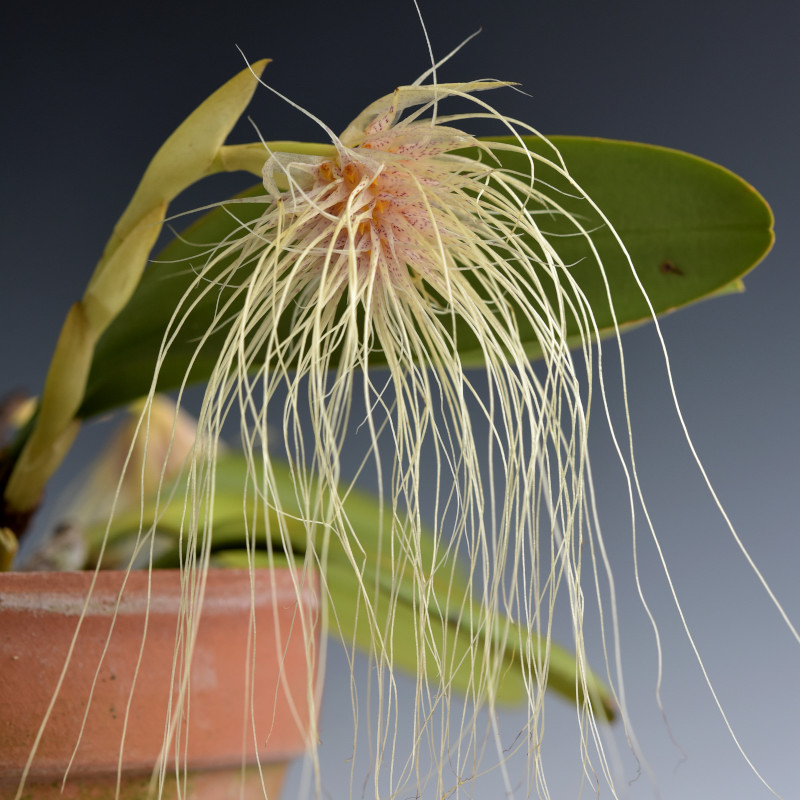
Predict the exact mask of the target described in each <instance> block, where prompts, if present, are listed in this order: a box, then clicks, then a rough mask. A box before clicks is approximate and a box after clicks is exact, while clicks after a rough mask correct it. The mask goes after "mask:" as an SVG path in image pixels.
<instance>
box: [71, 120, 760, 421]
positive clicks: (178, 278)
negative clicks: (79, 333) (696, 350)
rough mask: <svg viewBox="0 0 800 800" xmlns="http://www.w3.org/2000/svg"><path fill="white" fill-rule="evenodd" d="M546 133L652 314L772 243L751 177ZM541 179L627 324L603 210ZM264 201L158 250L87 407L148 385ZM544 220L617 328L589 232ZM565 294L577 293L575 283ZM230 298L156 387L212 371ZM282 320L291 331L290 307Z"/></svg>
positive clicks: (463, 340)
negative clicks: (183, 301) (183, 305)
mask: <svg viewBox="0 0 800 800" xmlns="http://www.w3.org/2000/svg"><path fill="white" fill-rule="evenodd" d="M551 141H552V142H553V143H554V144H555V145H556V146H557V147H558V149H559V151H560V152H561V154H562V156H563V159H564V161H565V163H566V165H567V168H568V170H569V173H570V175H572V177H573V178H574V179H575V181H577V183H578V184H579V185H580V186H581V187H582V188H583V190H584V191H585V192H586V193H587V194H588V195H589V196H590V197H591V198H592V199H593V200H594V201H595V203H596V204H597V206H598V207H599V208H601V209H602V210H603V212H604V213H605V214H606V215H607V217H608V219H609V220H610V222H611V223H612V224H613V226H614V227H615V229H616V230H617V232H618V233H619V234H620V236H621V237H622V240H623V241H624V243H625V245H626V247H627V249H628V251H629V253H630V255H631V257H632V260H633V263H634V264H635V267H636V270H637V272H638V275H639V278H640V279H641V282H642V284H643V286H644V289H645V290H646V292H647V295H648V296H649V298H650V300H651V302H652V304H653V308H654V310H655V311H656V313H658V314H661V313H664V312H667V311H670V310H672V309H675V308H678V307H680V306H683V305H686V304H688V303H691V302H694V301H696V300H699V299H701V298H704V297H708V296H711V295H714V294H717V293H724V292H727V291H735V290H740V289H741V288H742V287H741V281H740V279H741V277H742V276H743V275H744V274H745V273H746V272H747V271H748V270H750V269H751V268H752V267H753V266H754V265H755V264H757V263H758V261H759V260H760V259H761V258H763V256H764V255H765V254H766V252H767V251H768V250H769V248H770V246H771V243H772V229H771V227H772V215H771V212H770V210H769V207H768V206H767V205H766V203H765V202H764V200H763V199H762V198H761V196H760V195H759V194H758V193H757V192H756V191H755V190H754V189H753V188H752V187H751V186H749V185H748V184H747V183H745V182H744V181H743V180H741V179H740V178H738V177H737V176H736V175H734V174H732V173H731V172H729V171H728V170H726V169H724V168H722V167H720V166H717V165H715V164H712V163H710V162H708V161H705V160H703V159H701V158H697V157H695V156H691V155H687V154H686V153H681V152H678V151H675V150H668V149H665V148H662V147H653V146H649V145H641V144H632V143H628V142H616V141H609V140H602V139H588V138H580V137H558V136H557V137H552V139H551ZM526 142H527V144H528V146H529V147H530V149H531V150H532V151H533V152H535V153H539V154H543V155H546V156H547V157H548V158H550V159H553V158H554V155H553V152H552V150H550V149H549V148H548V146H547V145H546V144H545V143H544V142H542V141H541V140H538V139H533V138H528V139H526ZM498 155H499V156H500V158H501V161H502V162H503V166H505V167H507V168H509V169H516V170H519V171H520V172H521V173H523V174H524V173H526V172H528V169H529V167H528V163H527V160H526V158H525V157H523V156H521V155H519V154H515V153H503V152H500V153H499V154H498ZM536 178H537V180H541V181H544V182H546V183H548V184H550V185H551V186H552V187H553V189H552V196H553V197H554V198H556V199H557V200H558V202H559V203H561V204H562V205H563V207H564V208H565V209H566V210H568V211H569V212H571V213H572V214H574V215H576V216H578V217H579V218H580V219H581V220H582V222H583V223H584V225H585V227H586V228H587V229H588V230H591V231H593V234H592V240H593V242H594V244H595V246H596V247H597V249H598V251H599V253H600V256H601V258H602V261H603V264H604V268H605V272H606V274H607V276H608V282H609V285H610V287H611V293H612V299H613V304H614V308H615V311H616V319H617V321H618V323H619V324H620V325H621V326H628V325H632V324H636V323H639V322H642V321H646V320H648V319H649V318H650V313H649V310H648V305H647V301H646V299H645V297H644V296H643V294H642V292H641V290H640V289H639V287H638V285H637V282H636V280H635V278H634V275H633V273H632V271H631V267H630V265H629V264H628V262H627V260H626V259H625V258H624V256H623V253H622V251H621V249H620V248H619V246H618V244H617V242H616V241H615V239H614V237H613V236H612V234H611V233H610V232H609V230H608V228H607V226H604V223H603V221H602V219H601V218H600V217H599V216H598V214H597V213H596V212H595V211H594V210H593V209H592V207H591V206H590V204H589V203H587V202H586V201H585V200H583V199H581V198H580V197H579V196H577V193H576V190H575V188H574V186H572V185H571V184H570V182H569V181H568V180H567V179H565V178H564V177H563V176H561V175H559V174H558V172H557V170H555V169H553V168H551V167H548V166H546V165H544V164H541V163H539V162H537V164H536ZM262 191H263V190H262V189H261V188H260V187H256V188H255V189H254V190H252V192H251V193H250V195H251V197H257V196H258V195H259V194H260V193H261V192H262ZM263 208H264V206H263V204H261V203H259V202H238V203H231V204H228V205H227V206H226V207H225V208H224V209H216V210H214V211H212V212H210V213H209V214H207V215H206V216H204V217H203V218H201V219H200V220H198V221H197V222H196V223H195V224H194V225H192V226H191V227H190V228H189V229H188V230H187V231H186V232H185V233H184V235H183V236H182V237H181V238H180V239H176V240H175V241H174V242H173V243H172V244H170V245H169V246H168V247H167V248H166V249H165V250H164V251H163V253H162V254H161V256H160V257H159V258H158V259H157V260H156V263H154V264H152V265H151V266H150V268H149V269H148V270H147V272H146V273H145V276H144V278H143V280H142V281H141V283H140V285H139V287H138V288H137V290H136V292H135V294H134V296H133V298H132V299H131V301H130V303H129V304H128V306H127V307H126V308H125V309H124V310H123V312H122V313H121V314H120V315H119V316H118V317H117V319H116V320H115V321H114V323H113V324H112V325H111V326H110V327H109V328H108V330H107V331H106V332H105V334H104V335H103V337H102V339H101V340H100V341H99V343H98V346H97V348H96V352H95V358H94V363H93V365H92V370H91V375H90V378H89V385H88V388H87V392H86V395H85V398H84V402H83V405H82V407H81V410H80V414H81V415H82V416H89V415H92V414H96V413H98V412H101V411H104V410H106V409H108V408H111V407H114V406H116V405H118V404H120V403H122V402H125V401H128V400H131V399H134V398H137V397H139V396H141V395H143V394H145V393H146V392H147V391H148V390H149V389H150V385H151V382H152V378H153V368H154V364H155V362H156V356H157V353H158V351H159V348H160V345H161V341H162V337H163V334H164V330H165V328H166V326H167V322H168V320H169V319H170V317H171V315H172V313H173V312H174V310H175V308H176V306H177V304H178V301H179V300H180V298H181V297H182V296H183V294H184V292H185V290H186V288H187V286H188V284H189V282H190V281H191V279H192V278H193V277H194V275H195V272H194V270H196V269H198V268H200V267H202V265H203V263H204V260H205V255H204V254H205V253H206V251H207V249H208V245H212V244H215V243H217V242H221V241H223V240H224V239H225V237H226V236H228V235H230V233H231V231H232V230H234V229H235V227H236V226H237V225H240V224H242V223H245V222H247V221H248V220H251V219H253V218H255V217H256V216H258V215H259V214H260V213H261V211H262V210H263ZM540 220H541V222H540V224H541V227H542V228H543V229H544V230H545V231H547V232H549V233H551V234H552V236H551V237H550V241H551V242H552V243H553V244H554V246H555V247H556V249H557V250H558V252H559V254H560V255H561V258H562V260H563V261H564V263H565V264H567V265H569V274H570V275H571V276H572V277H573V278H574V280H575V281H576V282H577V284H578V285H579V286H580V289H581V291H582V293H583V294H584V295H585V296H586V298H587V300H588V302H589V303H590V305H591V309H592V313H593V316H594V319H595V320H596V322H597V325H598V327H599V329H600V331H601V335H603V334H608V333H609V332H612V331H613V316H612V311H611V307H610V305H609V301H608V299H607V296H606V288H605V285H604V282H603V277H602V274H601V271H600V269H599V268H598V266H597V264H596V262H595V261H594V259H593V258H592V256H591V252H590V250H589V247H588V246H587V243H586V241H585V240H584V239H583V238H581V237H578V236H575V235H569V234H574V230H573V229H572V228H571V227H570V226H569V225H568V224H567V223H566V222H565V220H564V219H563V218H560V217H558V216H557V215H552V216H547V217H544V218H542V217H540ZM565 234H566V235H565ZM547 280H548V279H545V283H546V282H547ZM562 285H563V284H562ZM565 291H566V292H567V294H569V295H571V296H573V297H574V292H573V291H572V290H571V289H566V290H565ZM552 293H553V295H554V294H555V292H552ZM226 296H227V294H226V290H220V291H219V292H212V293H208V294H207V295H206V296H205V297H204V298H203V299H202V300H200V301H199V302H198V303H197V305H196V306H195V307H194V309H193V311H192V313H191V314H190V315H189V317H188V319H187V322H186V324H185V326H184V327H183V329H182V331H181V333H180V335H179V337H178V338H177V339H176V340H175V342H174V343H173V344H172V345H171V347H170V350H169V352H168V354H167V356H166V359H165V360H164V363H163V365H162V367H161V371H160V374H159V382H158V388H159V390H161V391H165V390H169V389H173V388H175V387H177V386H178V385H179V384H180V383H181V381H182V380H183V379H184V377H185V375H186V373H187V370H188V366H189V364H190V361H191V360H192V359H195V360H194V363H193V367H192V370H191V373H190V382H199V381H202V380H204V379H206V378H207V377H208V375H209V373H210V371H211V369H212V367H213V365H214V363H215V360H216V352H217V350H218V347H219V342H220V340H221V338H222V337H223V335H224V332H223V331H221V330H220V331H217V332H216V333H214V334H213V335H212V336H211V337H210V338H209V339H208V342H207V343H206V345H205V346H204V347H203V348H202V349H201V350H200V351H199V352H198V351H197V343H198V341H199V339H200V337H201V336H202V335H204V334H205V333H206V332H207V327H208V324H209V320H210V319H211V318H212V317H213V314H214V310H215V308H217V307H218V304H219V303H220V302H222V301H223V300H224V299H225V298H226ZM283 324H284V326H285V327H286V329H287V331H288V329H289V325H290V324H291V320H290V319H289V316H288V315H287V317H286V319H285V320H284V321H283ZM565 324H566V328H567V335H568V336H569V337H570V338H571V340H573V341H574V342H575V343H576V344H577V343H579V341H580V335H579V334H580V331H579V328H578V326H577V324H576V321H575V320H574V319H573V318H569V317H568V318H567V319H566V321H565ZM520 326H521V330H520V333H521V336H522V338H523V341H524V342H525V344H526V347H527V350H528V352H529V354H530V355H531V357H535V356H538V355H539V354H540V349H539V344H538V342H537V340H536V339H535V337H534V334H533V332H532V330H530V329H529V328H526V326H525V324H524V322H523V321H522V317H521V316H520ZM458 341H459V349H460V352H461V353H462V357H463V359H464V361H465V363H479V361H480V351H479V348H478V347H477V344H476V342H475V340H474V337H473V336H472V334H471V332H470V331H469V330H468V329H466V327H464V329H461V328H459V330H458ZM380 360H381V355H380V353H376V354H374V357H373V359H372V361H373V363H374V364H376V365H377V364H379V363H380Z"/></svg>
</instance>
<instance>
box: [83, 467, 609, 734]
mask: <svg viewBox="0 0 800 800" xmlns="http://www.w3.org/2000/svg"><path fill="white" fill-rule="evenodd" d="M271 469H272V476H273V478H274V487H275V492H276V493H277V495H278V496H279V497H280V501H281V508H282V514H281V518H280V520H279V519H278V514H277V512H275V511H274V509H269V510H268V512H267V515H268V517H269V519H268V520H266V521H264V520H263V519H259V518H258V514H254V507H253V501H252V495H253V492H252V485H253V484H252V476H251V477H250V479H249V480H248V467H247V463H246V461H245V459H244V457H243V456H242V455H241V453H226V454H224V455H222V456H221V457H220V458H219V460H218V462H217V469H216V481H215V484H216V485H215V494H214V518H213V534H212V537H213V538H212V542H211V552H212V563H213V564H215V565H219V566H230V567H246V566H248V565H249V561H248V548H247V543H246V541H245V534H244V530H245V519H247V520H249V521H251V522H252V521H253V520H256V522H255V525H256V528H257V529H258V531H259V534H260V535H259V536H256V537H254V540H253V541H251V547H250V552H251V554H252V555H253V564H254V566H256V567H265V566H269V565H270V564H275V565H278V566H282V565H285V564H286V563H288V562H294V561H296V560H299V561H300V562H302V560H303V556H304V554H305V552H306V551H307V550H308V549H309V542H308V536H309V533H308V529H307V527H306V526H305V525H304V524H303V523H302V522H301V521H300V520H301V518H302V517H303V514H302V512H301V509H300V505H299V503H298V502H297V499H296V495H295V487H294V482H293V480H292V473H291V470H290V467H289V465H288V464H287V463H285V462H281V461H278V460H275V459H273V460H272V462H271ZM245 486H250V489H251V491H250V492H249V495H250V498H251V499H250V502H246V501H244V500H243V498H244V497H245V496H246V493H245ZM169 496H170V490H169V489H168V490H167V491H166V492H164V493H162V498H164V499H162V501H161V503H160V504H159V507H158V511H156V500H155V497H151V498H148V499H147V500H146V502H145V504H144V507H143V511H144V517H143V518H140V515H139V509H138V507H137V508H133V509H131V510H130V511H128V512H126V513H124V514H121V515H118V516H116V517H115V518H114V519H113V520H112V523H111V527H110V528H109V531H108V541H107V543H106V548H105V554H104V556H103V566H104V567H106V568H115V567H116V568H120V567H122V568H124V567H125V566H127V564H128V561H129V559H130V557H131V553H132V552H133V550H134V547H135V546H136V539H137V532H138V531H139V530H140V521H141V528H142V530H144V531H145V532H147V531H148V530H149V529H150V528H152V527H153V524H154V518H155V515H156V513H158V518H159V521H158V524H157V526H155V529H156V531H157V533H156V548H155V549H156V553H157V555H156V561H155V564H156V566H160V567H174V566H177V565H178V564H180V563H181V560H182V558H181V552H180V549H179V547H180V545H179V542H185V532H184V536H181V530H182V524H183V523H184V521H185V515H184V500H183V493H182V491H179V492H177V493H176V494H175V495H174V496H173V497H172V499H171V501H169V502H166V498H168V497H169ZM344 511H345V514H346V517H347V520H348V523H349V525H350V528H349V531H348V534H347V537H346V539H343V540H342V539H339V538H338V537H336V536H332V537H330V542H329V544H328V547H327V558H326V561H325V563H324V565H322V566H321V572H322V573H323V574H322V580H321V585H322V593H323V596H324V599H326V600H327V602H328V608H329V613H330V617H329V618H330V625H331V629H332V631H333V632H334V635H337V636H338V637H339V638H341V640H342V641H343V642H344V643H345V644H354V645H355V646H357V647H359V648H360V649H362V650H364V651H366V652H374V649H375V648H374V645H373V643H374V642H375V641H376V638H377V639H378V640H379V641H381V642H382V643H383V647H382V648H379V650H380V651H382V652H385V653H387V654H389V658H390V659H391V664H392V667H393V668H395V667H396V668H399V669H402V670H405V671H406V672H409V673H411V674H415V673H416V672H417V671H418V653H419V652H421V648H419V647H418V644H417V642H418V641H425V643H426V647H425V648H424V652H425V656H424V663H425V666H424V669H423V672H424V674H425V675H426V676H427V678H428V679H429V680H430V681H431V682H432V683H433V684H434V685H437V684H438V683H439V682H440V681H442V680H445V681H446V682H447V683H448V684H449V685H450V687H451V688H453V689H455V690H457V691H459V692H461V693H463V694H467V695H479V694H480V693H481V692H483V691H485V687H484V686H480V685H478V684H477V683H475V681H476V678H475V677H474V676H478V675H481V674H482V665H483V663H484V660H485V659H487V658H488V659H491V663H494V664H496V665H497V668H498V669H500V670H501V671H502V679H501V680H500V681H499V684H498V691H497V694H496V700H497V702H499V703H503V704H513V703H521V702H523V701H524V700H525V698H526V697H527V689H526V681H527V684H528V685H529V686H532V687H533V688H532V689H531V691H536V689H535V686H536V676H535V675H534V674H533V668H531V667H530V665H531V664H532V663H534V664H536V665H537V667H536V669H543V666H544V664H547V670H548V671H547V675H546V678H545V680H546V683H547V686H548V688H550V689H552V690H553V691H555V692H557V693H558V694H560V695H562V696H565V697H568V698H569V699H571V700H572V701H573V702H574V700H575V698H576V696H577V697H579V698H582V696H583V692H582V690H578V689H577V686H578V677H577V676H578V667H577V663H576V660H575V656H574V655H572V654H571V653H570V652H569V651H567V650H566V649H565V648H563V647H561V646H559V645H558V644H556V643H555V642H550V643H549V645H548V644H547V643H546V642H545V640H544V639H542V638H539V637H538V636H537V637H535V638H534V639H531V638H530V635H529V633H528V631H527V630H526V629H525V628H524V627H523V626H520V625H518V624H516V623H515V622H513V621H512V620H510V619H508V618H506V617H503V616H502V615H501V614H498V613H495V614H494V615H493V619H492V620H491V624H490V625H487V619H486V617H487V614H488V611H487V609H486V607H485V606H482V605H481V603H480V602H478V601H477V600H475V599H473V593H472V591H471V588H470V581H469V579H468V576H467V575H465V574H464V572H463V570H462V569H461V568H460V566H459V564H458V563H457V561H456V557H455V555H454V553H452V552H449V551H445V550H444V548H443V547H441V546H440V547H438V548H437V546H436V543H435V541H434V537H433V535H432V534H431V533H430V532H429V531H425V530H423V535H422V536H421V537H420V539H419V540H418V541H417V542H415V543H414V544H413V546H412V545H411V544H408V543H404V542H403V540H402V537H401V536H400V537H398V533H397V530H395V532H394V537H393V541H392V542H391V543H390V542H388V541H386V539H387V537H383V539H382V537H381V528H380V525H379V522H378V521H379V518H380V516H381V511H382V513H383V517H384V520H385V521H387V522H388V520H389V518H390V515H391V510H390V509H388V508H383V510H381V506H380V504H379V501H378V500H377V499H376V498H375V497H373V496H371V495H369V494H367V493H365V492H362V491H359V490H355V489H353V490H350V491H349V492H348V494H347V498H346V500H345V503H344ZM261 512H262V513H263V508H262V509H261ZM384 524H385V525H386V522H385V523H384ZM201 527H202V526H201ZM280 529H282V530H283V531H284V532H285V534H286V535H287V536H288V540H289V547H290V548H291V551H290V553H289V554H288V556H287V553H286V552H285V551H284V549H283V546H282V544H281V540H280V537H279V534H278V531H279V530H280ZM385 529H386V530H388V525H387V527H386V528H385ZM105 531H106V526H105V525H104V524H101V525H98V526H96V527H94V528H92V529H90V530H89V531H87V537H88V539H89V542H90V546H91V548H92V550H93V552H94V554H95V557H96V555H97V553H98V552H99V549H100V545H101V542H102V539H103V536H104V534H105ZM266 531H268V532H269V537H270V540H269V541H267V535H266V533H265V532H266ZM311 536H313V537H314V541H313V552H314V553H315V554H317V555H319V554H320V552H321V550H322V549H323V543H322V541H321V536H322V527H321V526H317V527H316V528H314V529H313V532H312V533H311ZM200 546H201V545H200V544H199V543H198V545H197V547H198V548H199V547H200ZM411 553H417V554H418V556H417V557H416V558H411V557H410V554H411ZM143 555H144V560H143V564H144V563H146V561H147V560H149V547H148V546H147V545H145V548H144V553H143ZM185 558H186V554H185V553H184V554H183V559H185ZM423 585H425V586H426V589H427V591H428V593H427V594H426V595H425V596H422V590H421V589H420V587H421V586H423ZM476 593H477V590H476ZM423 610H424V611H427V613H421V612H422V611H423ZM487 630H488V631H491V633H490V634H489V635H487V634H486V631H487ZM523 653H524V654H525V657H524V658H523V657H522V655H521V654H523ZM435 654H437V655H438V656H440V657H441V660H442V663H441V664H438V663H437V661H436V657H437V655H435ZM526 664H528V665H529V666H528V669H529V670H531V674H528V675H526V674H525V671H524V670H525V669H526V667H525V665H526ZM587 688H588V690H589V693H590V697H591V698H592V699H593V701H594V703H593V704H594V705H596V707H598V708H602V713H601V714H600V716H601V717H602V718H603V719H606V720H610V719H612V718H613V716H614V713H615V705H614V702H613V699H612V698H611V694H610V692H609V691H608V689H607V688H606V687H605V686H604V684H603V682H602V681H601V680H600V679H599V678H598V677H597V676H596V675H594V674H592V673H590V674H589V675H588V676H587Z"/></svg>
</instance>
